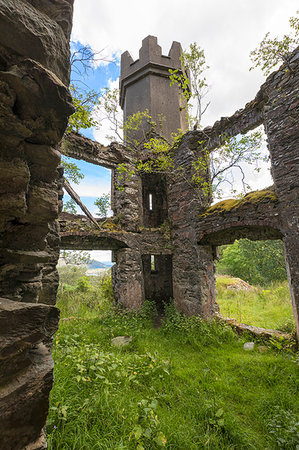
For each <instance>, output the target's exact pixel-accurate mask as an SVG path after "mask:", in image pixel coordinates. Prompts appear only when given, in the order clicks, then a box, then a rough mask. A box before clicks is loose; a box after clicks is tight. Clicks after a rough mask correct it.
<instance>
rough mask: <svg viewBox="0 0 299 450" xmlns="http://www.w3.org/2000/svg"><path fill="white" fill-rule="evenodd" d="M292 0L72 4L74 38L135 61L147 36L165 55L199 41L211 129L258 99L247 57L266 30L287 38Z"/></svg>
mask: <svg viewBox="0 0 299 450" xmlns="http://www.w3.org/2000/svg"><path fill="white" fill-rule="evenodd" d="M297 8H298V3H297V1H296V0H288V1H284V2H282V1H281V0H262V1H261V0H242V1H240V0H226V1H223V0H210V1H208V2H207V1H206V0H185V1H184V2H181V1H180V0H163V1H162V2H161V1H160V0H151V2H150V3H148V2H146V1H145V0H143V1H142V0H127V1H123V0H115V1H113V2H112V1H111V0H101V2H99V1H98V0H76V1H75V10H74V27H73V38H74V39H76V40H80V42H82V43H88V44H90V45H91V46H92V47H93V48H94V49H97V50H101V49H103V56H112V55H113V54H115V53H117V54H120V53H121V52H123V51H125V50H129V52H130V53H131V55H132V57H133V58H134V59H135V58H137V57H138V50H139V48H140V46H141V41H142V39H143V38H144V37H146V36H147V35H148V34H152V35H155V36H157V37H158V41H159V44H160V45H161V46H162V50H163V53H164V54H167V53H168V51H169V48H170V46H171V43H172V41H173V40H176V41H179V42H181V43H182V46H183V47H184V48H186V47H188V45H189V44H190V42H195V41H196V42H197V43H198V44H199V45H201V46H202V47H203V48H204V49H205V53H206V57H207V62H208V64H209V65H210V67H211V68H210V70H209V73H208V81H209V82H210V84H211V89H210V100H211V105H210V107H209V109H208V111H207V114H206V116H205V117H204V118H203V119H204V120H203V121H204V124H205V125H207V124H209V125H211V124H212V123H213V122H214V121H215V120H217V119H218V118H219V117H221V116H225V115H230V114H232V113H233V112H234V111H235V110H236V109H238V108H240V107H242V106H244V104H245V103H246V102H247V101H248V100H251V99H252V98H253V97H254V95H255V94H256V92H257V90H258V88H259V86H260V84H261V83H262V82H263V77H262V75H261V74H260V72H259V71H256V70H255V71H252V72H249V71H248V69H249V67H250V60H249V52H250V51H251V50H253V49H254V48H255V47H256V46H257V45H258V43H259V42H260V41H261V39H262V38H263V36H264V35H265V34H266V32H267V31H270V32H271V34H272V35H279V34H282V33H287V32H288V30H289V27H288V18H289V17H290V16H291V15H294V14H295V12H296V9H297Z"/></svg>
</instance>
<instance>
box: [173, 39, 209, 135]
mask: <svg viewBox="0 0 299 450" xmlns="http://www.w3.org/2000/svg"><path fill="white" fill-rule="evenodd" d="M181 63H182V68H183V71H182V72H181V71H179V70H177V69H176V70H172V69H170V70H169V73H170V77H169V78H170V85H172V84H177V85H178V86H179V87H180V89H181V92H182V101H183V105H184V107H185V108H186V110H187V111H188V121H189V126H190V127H193V125H195V124H200V122H201V117H202V114H203V113H204V112H205V110H206V108H207V106H208V105H207V106H206V107H205V108H204V110H203V109H202V100H203V97H204V96H205V95H206V93H207V86H208V84H207V80H206V77H205V76H204V75H203V74H204V72H205V71H206V70H207V69H208V68H209V66H207V64H206V58H205V54H204V50H203V49H202V48H200V46H199V45H198V44H197V43H196V42H194V43H192V44H190V46H189V49H188V50H185V51H183V52H182V54H181ZM192 100H193V101H194V103H195V105H194V104H193V103H192ZM188 102H189V103H188ZM194 106H195V109H196V112H195V116H192V109H193V108H194Z"/></svg>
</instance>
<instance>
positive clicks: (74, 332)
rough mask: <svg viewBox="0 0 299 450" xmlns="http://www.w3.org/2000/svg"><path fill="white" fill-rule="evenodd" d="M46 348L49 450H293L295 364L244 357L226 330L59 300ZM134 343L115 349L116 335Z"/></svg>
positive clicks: (255, 354) (99, 301)
mask: <svg viewBox="0 0 299 450" xmlns="http://www.w3.org/2000/svg"><path fill="white" fill-rule="evenodd" d="M58 306H59V307H60V308H61V311H62V316H63V318H64V319H67V318H68V317H69V316H72V317H74V318H73V319H71V320H62V321H61V324H60V328H59V331H58V332H57V334H56V336H55V340H54V359H55V384H54V388H53V390H52V393H51V408H50V415H49V420H48V426H47V431H48V445H49V448H50V449H59V450H61V449H78V450H79V449H80V450H81V449H86V450H87V449H88V450H91V449H138V450H142V449H149V450H152V449H153V450H155V449H159V448H167V449H177V450H183V449H186V450H187V449H188V450H189V449H201V448H207V449H213V450H214V449H216V450H217V449H263V450H265V449H269V450H270V449H271V450H272V449H276V448H283V449H295V448H296V443H297V442H298V441H297V439H298V434H297V433H298V432H297V431H296V425H295V424H296V412H297V411H298V401H297V399H298V396H297V394H298V393H297V390H296V370H297V366H296V359H295V357H294V355H293V354H291V353H287V354H285V353H283V352H278V351H276V350H273V349H272V348H270V347H269V348H268V349H267V351H266V352H260V351H259V349H258V346H256V348H255V349H254V350H253V351H251V352H246V351H245V350H243V343H244V342H245V338H242V339H240V338H239V337H237V336H236V335H235V334H234V333H233V331H232V330H231V329H230V328H229V327H228V326H226V325H219V324H217V323H216V322H213V321H212V322H208V323H207V322H203V321H201V320H200V319H198V318H196V317H193V318H187V317H185V316H181V315H180V314H179V313H177V312H176V311H175V310H174V308H173V307H172V306H169V307H167V310H166V319H165V321H164V324H163V326H162V327H160V328H158V329H157V328H154V327H153V325H152V320H151V317H150V315H151V314H150V313H151V312H152V307H151V305H150V304H148V303H147V304H146V305H145V308H144V310H143V313H142V314H140V315H139V316H137V315H136V314H132V313H131V314H128V313H124V312H121V311H117V310H114V309H113V308H111V306H110V304H109V303H108V302H107V301H106V300H105V296H104V295H103V290H101V289H99V291H98V295H97V296H95V295H94V294H93V295H92V299H91V300H90V296H89V294H88V293H74V292H70V293H66V294H64V295H62V296H61V297H60V299H59V302H58ZM123 335H129V336H132V338H133V340H132V342H131V343H130V344H129V345H128V346H126V347H121V348H117V347H113V345H112V343H111V339H112V338H113V337H115V336H123Z"/></svg>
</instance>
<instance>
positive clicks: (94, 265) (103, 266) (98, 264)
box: [87, 259, 111, 269]
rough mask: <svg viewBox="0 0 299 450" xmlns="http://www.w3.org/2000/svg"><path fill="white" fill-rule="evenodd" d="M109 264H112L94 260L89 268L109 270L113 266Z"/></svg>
mask: <svg viewBox="0 0 299 450" xmlns="http://www.w3.org/2000/svg"><path fill="white" fill-rule="evenodd" d="M108 264H110V263H107V264H106V263H102V262H100V261H96V260H94V259H93V260H92V261H90V263H89V264H88V266H87V267H88V269H109V268H110V267H111V266H110V265H108Z"/></svg>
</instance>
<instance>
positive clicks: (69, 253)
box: [60, 250, 90, 266]
mask: <svg viewBox="0 0 299 450" xmlns="http://www.w3.org/2000/svg"><path fill="white" fill-rule="evenodd" d="M60 257H61V258H62V259H64V261H65V263H66V264H72V265H75V266H79V265H82V264H88V263H90V253H89V252H84V251H82V250H78V251H75V250H62V252H61V254H60Z"/></svg>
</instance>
